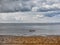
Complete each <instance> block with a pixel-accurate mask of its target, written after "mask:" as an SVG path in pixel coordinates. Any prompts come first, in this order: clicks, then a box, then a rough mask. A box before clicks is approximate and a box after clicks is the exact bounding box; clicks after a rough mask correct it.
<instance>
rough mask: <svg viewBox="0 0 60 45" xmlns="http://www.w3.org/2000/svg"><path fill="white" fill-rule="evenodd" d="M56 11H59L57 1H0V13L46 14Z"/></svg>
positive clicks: (59, 5) (59, 2)
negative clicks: (30, 12)
mask: <svg viewBox="0 0 60 45" xmlns="http://www.w3.org/2000/svg"><path fill="white" fill-rule="evenodd" d="M35 7H37V8H35ZM56 10H60V1H59V0H0V12H18V11H20V12H28V11H36V12H45V11H46V12H47V11H56Z"/></svg>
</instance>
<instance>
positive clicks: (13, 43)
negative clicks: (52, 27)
mask: <svg viewBox="0 0 60 45" xmlns="http://www.w3.org/2000/svg"><path fill="white" fill-rule="evenodd" d="M0 45H60V36H56V35H50V36H7V35H0Z"/></svg>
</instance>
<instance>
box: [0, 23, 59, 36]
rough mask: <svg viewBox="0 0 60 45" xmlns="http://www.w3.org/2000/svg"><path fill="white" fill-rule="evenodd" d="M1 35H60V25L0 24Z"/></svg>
mask: <svg viewBox="0 0 60 45" xmlns="http://www.w3.org/2000/svg"><path fill="white" fill-rule="evenodd" d="M30 30H31V31H30ZM32 30H33V31H32ZM0 35H16V36H34V35H60V24H32V23H29V24H27V23H26V24H25V23H21V24H19V23H10V24H8V23H6V24H4V23H0Z"/></svg>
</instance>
